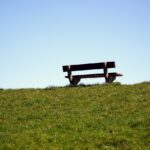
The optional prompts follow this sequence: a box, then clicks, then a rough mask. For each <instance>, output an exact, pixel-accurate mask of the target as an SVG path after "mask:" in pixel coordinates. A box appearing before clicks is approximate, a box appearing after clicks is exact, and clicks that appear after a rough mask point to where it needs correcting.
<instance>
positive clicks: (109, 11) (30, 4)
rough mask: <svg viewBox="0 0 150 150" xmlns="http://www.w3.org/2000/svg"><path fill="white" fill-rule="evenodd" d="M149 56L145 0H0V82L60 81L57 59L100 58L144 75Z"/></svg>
mask: <svg viewBox="0 0 150 150" xmlns="http://www.w3.org/2000/svg"><path fill="white" fill-rule="evenodd" d="M149 57H150V1H149V0H0V71H1V73H0V87H1V88H27V87H35V88H36V87H41V88H42V87H46V86H53V85H56V86H59V85H60V86H61V85H66V84H68V80H67V79H65V78H64V76H65V73H63V72H62V66H63V65H67V64H80V63H94V62H103V61H116V69H115V71H117V72H120V73H123V74H124V76H123V77H121V78H117V81H119V82H121V83H123V84H133V83H137V82H142V81H149V80H150V69H149V66H150V60H149ZM97 71H98V70H97ZM113 71H114V70H113ZM81 82H82V83H98V82H99V83H103V82H104V79H100V78H98V79H86V80H81Z"/></svg>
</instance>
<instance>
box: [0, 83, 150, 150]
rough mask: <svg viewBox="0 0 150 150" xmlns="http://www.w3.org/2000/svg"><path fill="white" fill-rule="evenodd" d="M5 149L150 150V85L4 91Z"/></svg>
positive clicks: (0, 103)
mask: <svg viewBox="0 0 150 150" xmlns="http://www.w3.org/2000/svg"><path fill="white" fill-rule="evenodd" d="M0 149H1V150H17V149H20V150H24V149H27V150H59V149H64V150H67V149H77V150H78V149H81V150H84V149H91V150H96V149H102V150H103V149H104V150H118V149H122V150H126V149H128V150H132V149H133V150H144V149H145V150H146V149H147V150H149V149H150V83H149V82H147V83H141V84H135V85H120V84H110V85H107V84H104V85H94V86H78V87H62V88H55V87H52V88H47V89H19V90H2V89H1V90H0Z"/></svg>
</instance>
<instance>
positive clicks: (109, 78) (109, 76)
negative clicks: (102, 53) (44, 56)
mask: <svg viewBox="0 0 150 150" xmlns="http://www.w3.org/2000/svg"><path fill="white" fill-rule="evenodd" d="M108 68H115V62H114V61H112V62H100V63H89V64H79V65H67V66H63V72H68V75H67V76H65V78H68V79H69V81H70V84H71V85H77V84H78V83H79V81H80V80H81V79H82V78H98V77H104V78H105V81H106V83H111V82H113V81H114V80H115V79H116V77H117V76H122V74H120V73H116V72H111V73H108ZM92 69H103V73H96V74H84V75H72V71H85V70H92Z"/></svg>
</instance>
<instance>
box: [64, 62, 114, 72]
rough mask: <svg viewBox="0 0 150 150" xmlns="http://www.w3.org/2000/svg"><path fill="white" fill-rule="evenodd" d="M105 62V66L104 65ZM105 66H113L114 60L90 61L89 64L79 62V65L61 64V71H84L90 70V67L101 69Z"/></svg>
mask: <svg viewBox="0 0 150 150" xmlns="http://www.w3.org/2000/svg"><path fill="white" fill-rule="evenodd" d="M105 64H106V66H105ZM104 67H106V68H115V62H114V61H112V62H106V63H105V62H101V63H90V64H79V65H68V66H63V71H64V72H66V71H69V70H70V71H82V70H83V71H84V70H92V69H103V68H104Z"/></svg>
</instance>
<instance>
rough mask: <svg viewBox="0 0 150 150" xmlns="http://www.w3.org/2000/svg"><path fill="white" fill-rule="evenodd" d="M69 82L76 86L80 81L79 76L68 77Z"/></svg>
mask: <svg viewBox="0 0 150 150" xmlns="http://www.w3.org/2000/svg"><path fill="white" fill-rule="evenodd" d="M69 81H70V84H71V85H74V86H76V85H77V84H78V83H79V82H80V78H73V79H69Z"/></svg>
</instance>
